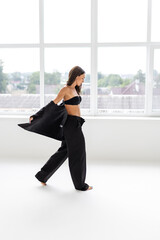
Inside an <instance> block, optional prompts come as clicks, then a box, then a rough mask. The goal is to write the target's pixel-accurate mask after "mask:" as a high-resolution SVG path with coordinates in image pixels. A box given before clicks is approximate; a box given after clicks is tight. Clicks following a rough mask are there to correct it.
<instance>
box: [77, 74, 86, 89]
mask: <svg viewBox="0 0 160 240" xmlns="http://www.w3.org/2000/svg"><path fill="white" fill-rule="evenodd" d="M84 79H85V73H83V74H82V75H80V76H77V77H76V82H77V85H78V86H81V85H82V83H83V82H84Z"/></svg>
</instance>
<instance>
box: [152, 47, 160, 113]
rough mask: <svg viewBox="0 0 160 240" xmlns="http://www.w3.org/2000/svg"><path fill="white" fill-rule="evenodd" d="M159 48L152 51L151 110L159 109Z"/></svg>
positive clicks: (156, 110) (157, 110)
mask: <svg viewBox="0 0 160 240" xmlns="http://www.w3.org/2000/svg"><path fill="white" fill-rule="evenodd" d="M159 62H160V49H155V51H154V68H153V69H154V70H153V105H152V108H153V112H159V111H160V66H159Z"/></svg>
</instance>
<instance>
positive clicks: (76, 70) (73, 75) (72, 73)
mask: <svg viewBox="0 0 160 240" xmlns="http://www.w3.org/2000/svg"><path fill="white" fill-rule="evenodd" d="M84 73H85V71H84V70H83V69H82V68H81V67H79V66H75V67H73V68H72V69H71V70H70V71H69V77H68V80H67V86H71V85H72V83H73V82H74V81H75V79H76V77H77V76H80V75H82V74H84ZM81 88H82V85H81V86H77V85H76V86H75V89H76V91H77V93H78V95H79V94H80V93H81Z"/></svg>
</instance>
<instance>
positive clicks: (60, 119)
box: [18, 101, 68, 141]
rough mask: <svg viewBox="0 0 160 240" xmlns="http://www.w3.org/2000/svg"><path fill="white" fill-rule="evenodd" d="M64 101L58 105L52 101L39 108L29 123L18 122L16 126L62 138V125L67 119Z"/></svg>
mask: <svg viewBox="0 0 160 240" xmlns="http://www.w3.org/2000/svg"><path fill="white" fill-rule="evenodd" d="M67 115H68V114H67V111H66V108H65V105H64V103H61V104H60V105H57V104H55V103H54V102H53V101H51V102H49V103H48V104H47V105H46V106H44V107H43V108H41V109H40V110H39V111H38V112H37V113H36V114H34V115H32V116H30V117H33V120H32V121H31V123H19V124H18V126H19V127H21V128H23V129H25V130H27V131H30V132H34V133H38V134H41V135H44V136H47V137H50V138H54V139H56V140H59V141H62V140H64V134H63V125H64V123H65V121H66V119H67Z"/></svg>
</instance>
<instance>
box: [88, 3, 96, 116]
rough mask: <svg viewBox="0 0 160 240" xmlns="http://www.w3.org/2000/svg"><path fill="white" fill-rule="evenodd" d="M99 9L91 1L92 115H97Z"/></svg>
mask: <svg viewBox="0 0 160 240" xmlns="http://www.w3.org/2000/svg"><path fill="white" fill-rule="evenodd" d="M97 7H98V3H97V0H91V76H90V83H91V86H90V110H91V115H97V12H98V11H97Z"/></svg>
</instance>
